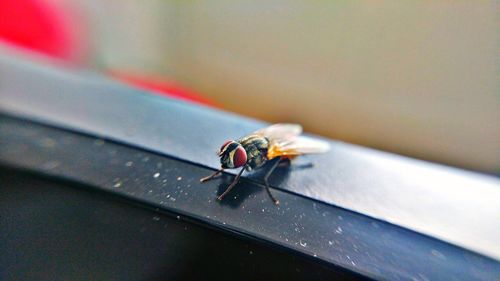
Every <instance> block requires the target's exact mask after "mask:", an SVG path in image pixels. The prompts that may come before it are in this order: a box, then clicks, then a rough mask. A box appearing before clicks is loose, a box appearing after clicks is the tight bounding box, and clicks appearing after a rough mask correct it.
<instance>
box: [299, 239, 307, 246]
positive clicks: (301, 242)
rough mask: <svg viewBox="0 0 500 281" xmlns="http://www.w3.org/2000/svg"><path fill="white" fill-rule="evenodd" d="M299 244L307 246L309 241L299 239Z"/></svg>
mask: <svg viewBox="0 0 500 281" xmlns="http://www.w3.org/2000/svg"><path fill="white" fill-rule="evenodd" d="M299 244H300V246H302V247H305V246H307V242H305V241H302V240H299Z"/></svg>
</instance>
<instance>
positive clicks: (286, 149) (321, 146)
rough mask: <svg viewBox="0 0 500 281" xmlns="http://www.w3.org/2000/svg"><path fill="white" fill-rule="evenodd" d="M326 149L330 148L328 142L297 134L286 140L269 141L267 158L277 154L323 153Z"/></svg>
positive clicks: (288, 155) (286, 155) (290, 155)
mask: <svg viewBox="0 0 500 281" xmlns="http://www.w3.org/2000/svg"><path fill="white" fill-rule="evenodd" d="M328 150H330V144H328V142H326V141H322V140H318V139H313V138H309V137H305V136H297V137H294V138H291V139H288V140H282V141H275V142H271V145H270V147H269V150H268V152H267V158H268V159H273V158H275V157H279V156H285V157H288V158H293V157H295V156H298V155H302V154H312V153H324V152H327V151H328Z"/></svg>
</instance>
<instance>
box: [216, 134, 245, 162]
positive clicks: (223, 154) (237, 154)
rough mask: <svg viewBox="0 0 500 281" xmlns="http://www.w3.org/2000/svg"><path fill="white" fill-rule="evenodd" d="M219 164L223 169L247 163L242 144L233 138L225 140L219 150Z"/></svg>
mask: <svg viewBox="0 0 500 281" xmlns="http://www.w3.org/2000/svg"><path fill="white" fill-rule="evenodd" d="M219 157H220V164H221V167H222V168H224V169H234V168H239V167H242V166H244V165H245V164H246V163H247V152H246V151H245V149H244V148H243V146H242V145H241V144H240V143H238V142H236V141H233V140H229V141H226V142H225V143H224V144H223V145H222V146H221V148H220V151H219Z"/></svg>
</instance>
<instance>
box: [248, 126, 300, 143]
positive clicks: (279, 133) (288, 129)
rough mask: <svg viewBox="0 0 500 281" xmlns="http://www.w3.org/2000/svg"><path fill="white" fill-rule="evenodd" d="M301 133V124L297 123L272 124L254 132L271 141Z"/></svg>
mask: <svg viewBox="0 0 500 281" xmlns="http://www.w3.org/2000/svg"><path fill="white" fill-rule="evenodd" d="M301 133H302V126H300V125H297V124H285V123H281V124H274V125H271V126H269V127H266V128H263V129H260V130H258V131H256V132H254V134H257V135H262V136H264V137H266V138H267V139H268V140H269V141H271V142H281V141H287V140H290V139H293V138H295V137H297V136H298V135H300V134H301Z"/></svg>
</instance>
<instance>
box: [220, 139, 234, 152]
mask: <svg viewBox="0 0 500 281" xmlns="http://www.w3.org/2000/svg"><path fill="white" fill-rule="evenodd" d="M231 142H232V141H230V140H228V141H226V142H225V143H224V144H223V145H222V146H221V147H220V150H219V153H221V152H222V151H223V150H224V148H225V147H226V146H227V145H228V144H230V143H231Z"/></svg>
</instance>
